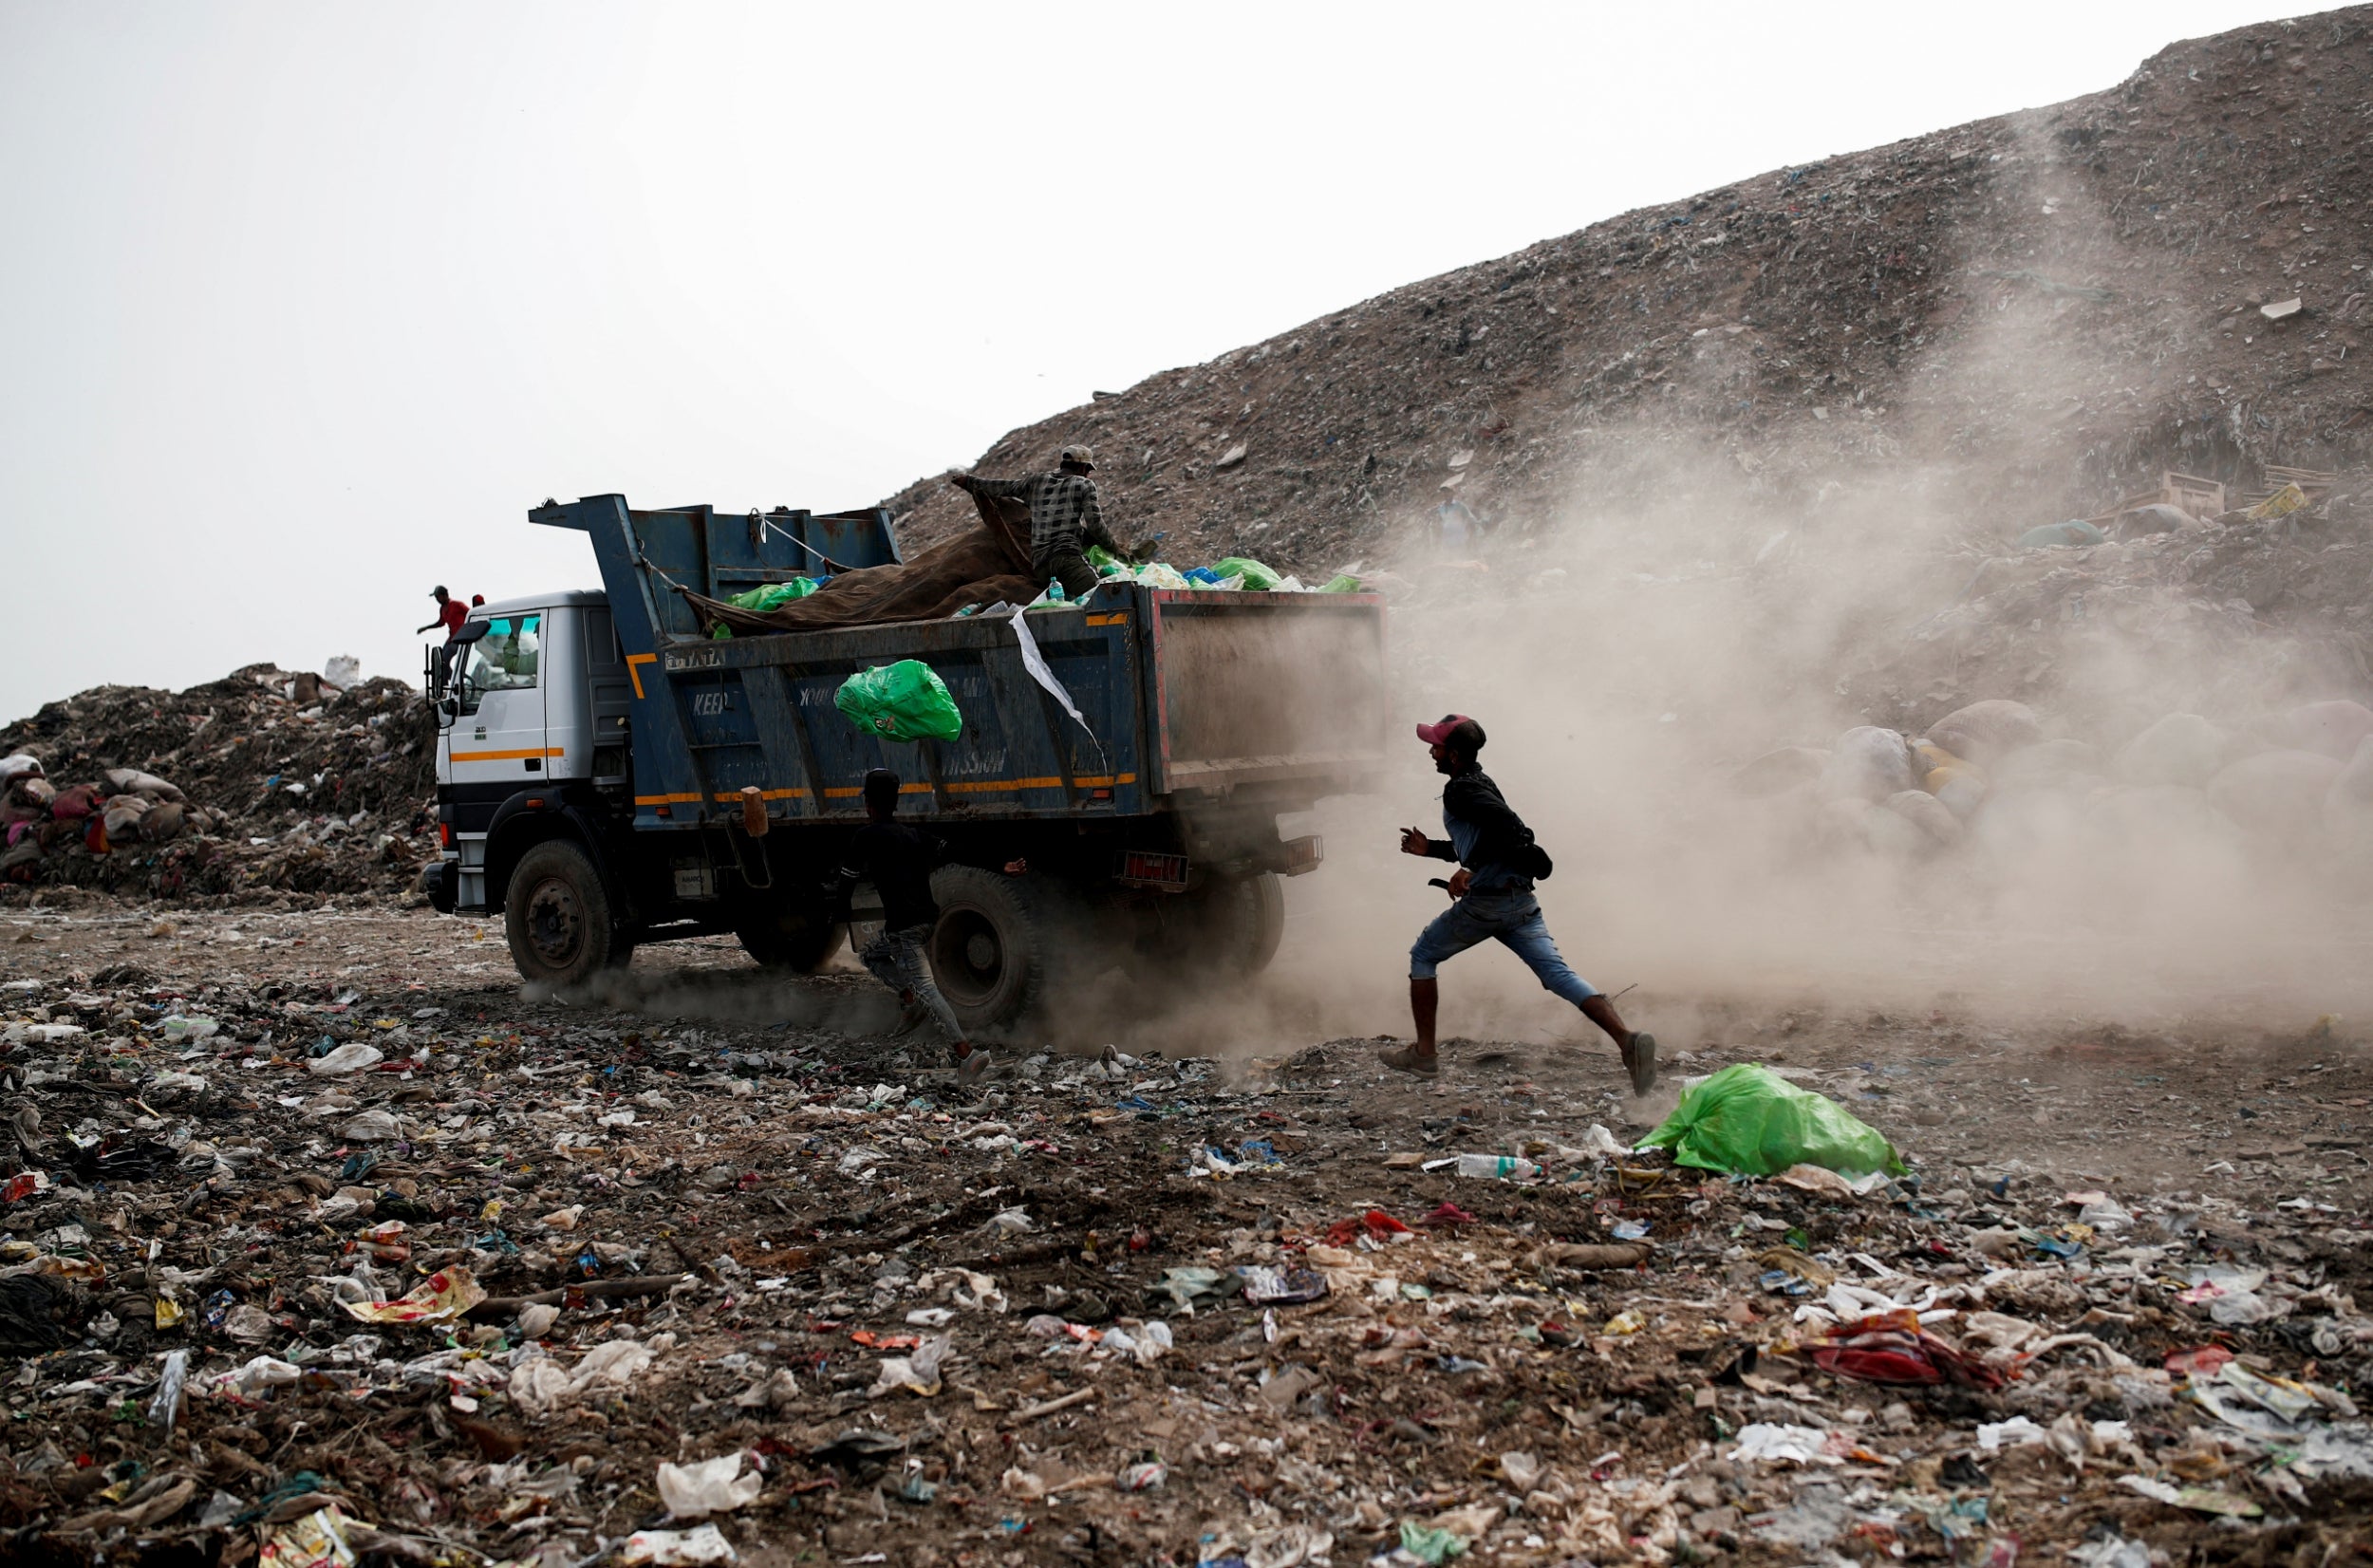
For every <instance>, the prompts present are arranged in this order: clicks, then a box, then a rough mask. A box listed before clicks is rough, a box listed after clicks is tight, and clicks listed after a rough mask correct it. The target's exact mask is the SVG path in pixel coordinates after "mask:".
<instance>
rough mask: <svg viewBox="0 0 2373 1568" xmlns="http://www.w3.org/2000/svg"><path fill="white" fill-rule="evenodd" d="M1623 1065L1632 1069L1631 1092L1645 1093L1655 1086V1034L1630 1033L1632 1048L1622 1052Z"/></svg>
mask: <svg viewBox="0 0 2373 1568" xmlns="http://www.w3.org/2000/svg"><path fill="white" fill-rule="evenodd" d="M1623 1065H1624V1066H1626V1067H1628V1068H1630V1069H1631V1070H1632V1092H1633V1093H1635V1094H1645V1093H1647V1092H1649V1091H1650V1090H1652V1089H1654V1088H1655V1087H1656V1036H1654V1035H1646V1034H1641V1033H1639V1032H1638V1031H1636V1030H1635V1031H1634V1032H1633V1034H1632V1048H1631V1049H1630V1050H1629V1051H1626V1052H1625V1053H1624V1054H1623Z"/></svg>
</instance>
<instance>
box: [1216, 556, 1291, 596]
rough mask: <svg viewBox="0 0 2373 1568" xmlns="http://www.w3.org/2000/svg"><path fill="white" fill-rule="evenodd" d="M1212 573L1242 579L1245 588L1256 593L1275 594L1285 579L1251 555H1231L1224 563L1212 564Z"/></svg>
mask: <svg viewBox="0 0 2373 1568" xmlns="http://www.w3.org/2000/svg"><path fill="white" fill-rule="evenodd" d="M1211 570H1212V572H1213V573H1214V574H1215V575H1217V576H1221V577H1242V578H1243V580H1244V587H1245V588H1246V589H1248V590H1249V591H1251V592H1254V593H1274V592H1276V591H1277V586H1278V584H1279V583H1280V581H1282V580H1283V579H1281V578H1280V577H1279V576H1278V574H1277V573H1276V572H1274V571H1271V570H1270V569H1268V568H1267V567H1264V566H1262V565H1261V563H1260V562H1258V561H1256V560H1254V559H1253V558H1252V557H1251V556H1249V555H1231V556H1229V557H1228V558H1227V559H1226V560H1224V561H1214V562H1212V563H1211Z"/></svg>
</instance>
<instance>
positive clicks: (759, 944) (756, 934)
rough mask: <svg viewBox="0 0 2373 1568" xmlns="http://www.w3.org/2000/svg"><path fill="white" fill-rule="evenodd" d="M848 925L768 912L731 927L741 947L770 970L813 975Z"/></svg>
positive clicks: (834, 949)
mask: <svg viewBox="0 0 2373 1568" xmlns="http://www.w3.org/2000/svg"><path fill="white" fill-rule="evenodd" d="M848 934H849V927H848V926H846V925H842V924H837V923H835V922H833V921H830V920H825V919H822V918H820V917H818V916H815V915H802V914H794V913H790V912H785V911H770V912H768V913H766V914H763V915H758V916H756V917H754V918H752V919H750V920H748V921H745V922H743V923H742V924H739V925H738V926H736V927H734V935H735V936H736V937H738V939H740V942H741V950H742V951H743V952H745V953H747V954H749V955H750V956H751V957H752V958H754V959H756V960H757V961H758V962H759V963H761V964H763V965H764V966H765V967H767V968H769V969H789V970H791V971H793V972H794V973H796V974H801V975H813V974H814V973H815V972H816V971H817V970H818V969H821V968H823V967H824V965H825V963H826V962H827V961H829V960H830V959H831V956H832V955H833V954H834V953H837V952H839V951H840V944H841V942H842V940H843V939H844V938H846V937H847V936H848Z"/></svg>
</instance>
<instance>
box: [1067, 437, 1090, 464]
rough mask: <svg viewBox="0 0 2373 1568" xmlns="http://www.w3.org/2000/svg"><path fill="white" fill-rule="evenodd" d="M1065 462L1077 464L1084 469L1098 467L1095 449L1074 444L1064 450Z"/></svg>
mask: <svg viewBox="0 0 2373 1568" xmlns="http://www.w3.org/2000/svg"><path fill="white" fill-rule="evenodd" d="M1063 461H1065V462H1067V463H1077V464H1078V465H1079V466H1080V467H1082V468H1093V467H1095V465H1096V455H1095V448H1093V447H1091V446H1081V445H1079V444H1078V443H1077V442H1074V443H1073V444H1072V445H1070V446H1067V447H1065V448H1063Z"/></svg>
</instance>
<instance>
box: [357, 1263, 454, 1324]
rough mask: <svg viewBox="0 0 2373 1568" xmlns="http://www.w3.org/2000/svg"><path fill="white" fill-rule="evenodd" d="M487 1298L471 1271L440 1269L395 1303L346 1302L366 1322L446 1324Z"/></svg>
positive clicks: (397, 1298)
mask: <svg viewBox="0 0 2373 1568" xmlns="http://www.w3.org/2000/svg"><path fill="white" fill-rule="evenodd" d="M485 1299H486V1287H485V1286H484V1285H481V1284H479V1283H478V1282H477V1280H476V1279H475V1278H473V1277H472V1276H471V1273H470V1271H469V1270H468V1269H465V1268H458V1267H457V1268H449V1269H439V1270H438V1271H437V1272H436V1273H435V1274H432V1275H430V1276H429V1277H428V1278H427V1279H423V1280H421V1281H420V1283H419V1284H417V1285H415V1286H413V1287H412V1289H411V1290H410V1291H409V1292H407V1293H405V1294H404V1295H402V1296H399V1297H396V1298H395V1299H394V1300H392V1301H343V1302H340V1303H339V1304H340V1305H341V1306H343V1307H345V1308H346V1312H347V1313H348V1314H349V1315H350V1316H354V1317H358V1318H361V1319H362V1320H363V1321H364V1322H365V1323H445V1322H451V1321H453V1320H454V1319H456V1318H458V1317H459V1316H461V1315H462V1314H463V1313H465V1312H468V1311H469V1310H470V1309H471V1308H472V1307H475V1306H476V1305H477V1304H478V1303H479V1302H480V1301H483V1300H485Z"/></svg>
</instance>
